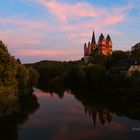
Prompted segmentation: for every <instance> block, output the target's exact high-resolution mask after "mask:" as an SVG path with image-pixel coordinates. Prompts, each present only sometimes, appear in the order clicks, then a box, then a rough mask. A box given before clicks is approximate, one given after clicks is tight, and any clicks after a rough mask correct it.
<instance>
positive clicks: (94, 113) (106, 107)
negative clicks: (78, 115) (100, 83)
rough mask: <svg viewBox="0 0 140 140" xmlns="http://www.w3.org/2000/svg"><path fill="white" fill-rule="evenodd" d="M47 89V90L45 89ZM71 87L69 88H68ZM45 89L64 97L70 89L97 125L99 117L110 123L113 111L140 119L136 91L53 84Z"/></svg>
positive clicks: (101, 120) (139, 104)
mask: <svg viewBox="0 0 140 140" xmlns="http://www.w3.org/2000/svg"><path fill="white" fill-rule="evenodd" d="M44 89H45V90H44ZM68 89H69V90H68ZM43 90H44V91H45V92H47V93H50V94H51V96H53V94H56V95H58V97H60V98H63V96H64V93H65V91H70V93H71V94H72V95H74V96H75V98H76V99H77V100H79V101H80V102H81V103H82V105H83V107H84V110H85V114H86V115H87V116H89V117H90V118H92V120H93V124H94V125H96V120H97V117H98V118H99V120H100V122H101V124H105V123H106V122H107V123H110V122H111V120H112V117H113V113H115V114H116V115H118V116H126V117H128V118H131V119H136V120H140V113H139V112H140V102H139V97H138V96H135V95H136V93H137V91H135V94H133V92H134V91H131V90H130V91H128V90H126V91H125V90H124V91H122V90H121V89H118V90H115V89H107V90H106V91H102V90H101V89H99V90H97V89H94V90H93V89H89V88H86V87H81V89H79V88H75V86H74V87H72V86H70V87H69V88H68V87H67V88H66V87H65V86H64V87H63V86H61V87H60V88H59V86H57V88H56V87H55V86H54V85H53V86H50V87H49V88H48V87H47V86H46V87H45V88H44V87H43Z"/></svg>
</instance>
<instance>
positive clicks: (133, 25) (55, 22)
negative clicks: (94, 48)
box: [0, 0, 140, 63]
mask: <svg viewBox="0 0 140 140" xmlns="http://www.w3.org/2000/svg"><path fill="white" fill-rule="evenodd" d="M93 30H94V31H95V34H96V41H98V37H99V35H100V34H101V33H103V34H104V35H105V36H106V35H107V34H110V36H111V38H112V41H113V50H120V49H121V50H130V48H131V47H132V46H133V45H135V44H136V43H138V42H140V0H0V40H2V41H3V42H4V43H5V44H6V45H7V46H8V49H9V51H10V53H11V54H12V55H14V56H16V58H20V60H21V61H22V62H23V63H27V62H37V61H40V60H44V59H45V60H47V59H49V60H78V59H80V58H81V57H82V56H83V44H84V42H88V41H90V40H91V35H92V32H93Z"/></svg>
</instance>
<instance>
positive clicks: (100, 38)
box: [99, 33, 104, 42]
mask: <svg viewBox="0 0 140 140" xmlns="http://www.w3.org/2000/svg"><path fill="white" fill-rule="evenodd" d="M103 39H104V35H103V34H102V33H101V35H100V37H99V42H101V41H102V40H103Z"/></svg>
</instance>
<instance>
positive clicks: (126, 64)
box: [113, 60, 140, 76]
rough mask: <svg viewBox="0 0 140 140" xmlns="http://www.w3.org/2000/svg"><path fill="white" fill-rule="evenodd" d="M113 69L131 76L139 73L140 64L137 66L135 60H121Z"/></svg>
mask: <svg viewBox="0 0 140 140" xmlns="http://www.w3.org/2000/svg"><path fill="white" fill-rule="evenodd" d="M113 69H114V70H118V71H121V72H126V73H127V75H128V76H131V74H132V73H133V72H134V71H139V72H140V64H138V63H137V61H136V60H121V61H120V62H119V63H117V64H116V65H115V66H114V67H113Z"/></svg>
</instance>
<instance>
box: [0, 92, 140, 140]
mask: <svg viewBox="0 0 140 140" xmlns="http://www.w3.org/2000/svg"><path fill="white" fill-rule="evenodd" d="M34 94H35V95H36V96H32V98H24V99H22V100H21V101H20V103H21V104H20V110H19V113H18V115H16V116H15V117H13V116H12V119H8V120H4V119H3V120H2V121H1V122H0V124H1V125H0V132H2V133H1V134H0V139H2V140H9V139H10V140H46V139H48V140H58V139H61V140H66V139H67V140H90V139H94V140H101V139H107V140H108V139H111V140H112V139H113V140H118V139H119V140H131V139H135V140H139V138H140V132H138V131H137V132H135V131H133V130H132V128H135V127H140V121H139V120H140V117H139V113H138V112H140V108H136V106H137V107H138V106H139V104H140V103H139V102H136V101H135V103H134V104H133V106H132V107H131V105H130V103H131V100H130V99H127V98H125V100H126V102H125V101H124V100H122V101H123V102H122V101H121V100H117V101H115V100H114V99H113V96H114V95H113V96H110V95H109V96H107V95H106V96H105V97H104V95H102V96H101V95H98V96H97V94H96V96H95V95H94V94H87V93H86V92H85V93H83V92H77V91H72V92H70V91H67V92H62V91H61V92H58V93H57V92H55V91H51V92H46V93H45V92H42V91H40V90H37V89H35V92H34ZM36 97H37V98H36ZM115 99H116V97H115ZM38 102H39V104H40V106H39V104H38ZM120 104H121V105H120ZM120 106H121V108H120ZM37 109H38V110H37ZM122 109H123V111H122ZM36 110H37V111H36ZM30 114H32V115H30ZM116 114H117V115H116ZM132 114H133V115H132ZM29 115H30V117H29ZM132 116H133V117H132ZM92 122H93V123H92Z"/></svg>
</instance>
